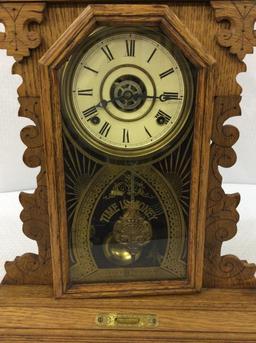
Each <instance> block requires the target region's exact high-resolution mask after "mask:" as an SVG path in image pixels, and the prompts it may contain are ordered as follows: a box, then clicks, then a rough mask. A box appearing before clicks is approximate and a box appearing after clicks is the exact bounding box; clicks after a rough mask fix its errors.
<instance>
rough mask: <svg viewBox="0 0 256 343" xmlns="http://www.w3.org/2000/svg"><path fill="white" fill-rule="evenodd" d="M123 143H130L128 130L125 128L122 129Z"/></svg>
mask: <svg viewBox="0 0 256 343" xmlns="http://www.w3.org/2000/svg"><path fill="white" fill-rule="evenodd" d="M123 143H130V138H129V131H128V130H127V129H123Z"/></svg>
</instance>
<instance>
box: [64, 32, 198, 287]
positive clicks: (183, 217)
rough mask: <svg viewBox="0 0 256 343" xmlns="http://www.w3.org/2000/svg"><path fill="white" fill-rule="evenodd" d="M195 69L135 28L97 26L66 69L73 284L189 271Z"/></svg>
mask: <svg viewBox="0 0 256 343" xmlns="http://www.w3.org/2000/svg"><path fill="white" fill-rule="evenodd" d="M192 73H193V68H192V66H191V65H190V64H189V62H188V61H187V60H186V58H185V57H184V56H183V54H182V53H181V52H180V51H179V50H178V48H177V47H176V46H175V45H174V44H173V43H172V42H171V41H170V40H168V38H167V37H166V36H165V35H164V34H162V33H161V32H160V31H159V30H152V29H140V28H138V27H124V28H118V29H117V28H115V29H105V28H103V29H101V30H99V31H97V32H95V33H93V34H92V35H91V37H90V38H89V39H88V40H87V41H86V42H85V43H84V44H83V43H82V44H81V46H80V48H79V50H77V51H74V53H73V55H72V56H71V58H70V60H69V61H68V62H67V63H66V65H65V67H64V68H63V69H62V70H61V72H60V77H61V90H60V93H61V99H62V115H63V123H64V137H65V150H64V161H65V174H66V195H67V196H66V199H67V210H68V227H69V237H70V239H69V252H70V266H71V268H70V277H71V280H72V281H73V282H77V283H81V282H90V283H91V282H103V281H104V282H106V281H107V282H116V281H118V282H125V281H138V280H168V279H173V280H184V279H186V277H187V257H188V255H187V253H188V217H187V208H188V207H189V193H190V187H189V183H190V182H189V177H190V168H191V165H190V162H191V155H192V152H191V144H190V141H191V139H190V136H191V130H192V127H193V102H194V83H195V78H193V76H192ZM182 143H183V148H182V147H181V145H182ZM186 145H187V148H186V151H184V147H185V146H186ZM177 150H179V152H180V154H177ZM71 151H72V152H71ZM171 163H173V164H174V166H176V167H174V166H172V165H171ZM163 165H165V166H166V168H167V169H166V170H163ZM71 166H72V168H70V167H71ZM178 167H179V168H182V171H181V170H179V169H178ZM174 179H175V181H174ZM177 183H179V186H180V189H179V190H178V189H177V187H176V185H177Z"/></svg>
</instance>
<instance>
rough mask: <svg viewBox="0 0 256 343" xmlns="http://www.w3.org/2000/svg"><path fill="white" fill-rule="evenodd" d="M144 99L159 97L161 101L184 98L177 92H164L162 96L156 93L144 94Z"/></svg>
mask: <svg viewBox="0 0 256 343" xmlns="http://www.w3.org/2000/svg"><path fill="white" fill-rule="evenodd" d="M141 97H143V98H144V99H152V100H157V99H159V100H160V101H161V102H165V101H168V100H182V97H179V93H175V92H164V93H163V94H161V95H160V96H154V95H144V96H143V95H142V96H141Z"/></svg>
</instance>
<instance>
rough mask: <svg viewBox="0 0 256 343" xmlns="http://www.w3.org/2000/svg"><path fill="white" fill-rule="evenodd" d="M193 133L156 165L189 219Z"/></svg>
mask: <svg viewBox="0 0 256 343" xmlns="http://www.w3.org/2000/svg"><path fill="white" fill-rule="evenodd" d="M192 142H193V131H192V130H191V131H190V133H189V134H188V138H187V139H186V140H185V141H184V142H183V143H182V144H180V145H179V147H178V148H177V149H176V150H175V151H173V152H172V153H171V154H170V155H168V156H167V157H165V158H164V159H162V160H161V161H160V162H158V163H157V164H156V168H157V169H159V171H160V172H161V173H162V174H163V175H164V176H165V178H166V179H167V180H168V182H169V183H170V184H171V185H172V187H173V189H174V190H175V193H176V195H177V197H178V199H179V201H180V204H181V206H182V211H183V213H184V215H185V216H186V217H187V216H188V213H189V200H190V181H191V162H192V153H191V151H192Z"/></svg>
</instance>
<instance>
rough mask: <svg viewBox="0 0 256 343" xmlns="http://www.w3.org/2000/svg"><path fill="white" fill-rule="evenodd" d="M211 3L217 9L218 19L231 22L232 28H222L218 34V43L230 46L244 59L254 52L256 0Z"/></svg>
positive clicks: (234, 52)
mask: <svg viewBox="0 0 256 343" xmlns="http://www.w3.org/2000/svg"><path fill="white" fill-rule="evenodd" d="M211 5H212V7H213V8H214V9H215V17H216V20H217V21H218V22H222V21H228V22H229V24H230V28H224V27H222V28H221V30H220V32H219V33H218V35H217V40H218V43H219V44H220V45H221V46H223V47H228V48H230V52H231V53H232V54H236V55H237V57H238V58H239V59H240V60H241V61H242V60H243V59H244V57H245V55H246V54H250V53H253V47H254V46H256V34H255V30H254V24H255V21H256V1H254V0H245V1H244V0H243V1H242V0H237V1H231V0H228V1H227V0H225V1H211Z"/></svg>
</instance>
